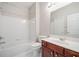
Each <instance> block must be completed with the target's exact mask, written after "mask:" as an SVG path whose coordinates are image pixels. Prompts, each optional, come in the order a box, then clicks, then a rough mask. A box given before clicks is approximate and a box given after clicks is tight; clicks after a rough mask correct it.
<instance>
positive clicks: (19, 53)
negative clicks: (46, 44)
mask: <svg viewBox="0 0 79 59" xmlns="http://www.w3.org/2000/svg"><path fill="white" fill-rule="evenodd" d="M38 49H39V48H38ZM34 51H36V50H35V49H34V48H33V47H32V44H30V43H28V44H26V43H25V44H24V43H23V44H18V45H16V46H12V47H4V48H0V57H34V56H37V55H38V54H39V51H38V50H37V51H38V53H36V55H35V52H34ZM37 57H38V56H37Z"/></svg>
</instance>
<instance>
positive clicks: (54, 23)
mask: <svg viewBox="0 0 79 59" xmlns="http://www.w3.org/2000/svg"><path fill="white" fill-rule="evenodd" d="M63 18H64V17H56V16H54V14H53V13H51V24H50V31H51V32H50V33H51V34H54V35H64V34H65V28H64V27H65V20H63Z"/></svg>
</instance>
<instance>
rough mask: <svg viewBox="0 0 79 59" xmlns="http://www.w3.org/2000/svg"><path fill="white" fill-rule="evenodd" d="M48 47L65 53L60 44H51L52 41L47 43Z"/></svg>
mask: <svg viewBox="0 0 79 59" xmlns="http://www.w3.org/2000/svg"><path fill="white" fill-rule="evenodd" d="M47 47H48V48H50V49H52V50H54V51H56V52H57V53H60V54H63V48H62V47H60V46H57V45H54V44H51V43H47Z"/></svg>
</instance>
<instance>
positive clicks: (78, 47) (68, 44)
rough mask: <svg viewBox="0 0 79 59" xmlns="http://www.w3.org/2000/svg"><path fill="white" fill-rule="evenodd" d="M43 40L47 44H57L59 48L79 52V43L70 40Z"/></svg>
mask: <svg viewBox="0 0 79 59" xmlns="http://www.w3.org/2000/svg"><path fill="white" fill-rule="evenodd" d="M41 40H45V41H47V42H50V43H53V44H56V45H58V46H61V47H64V48H67V49H70V50H73V51H76V52H79V43H78V42H73V41H69V40H59V39H56V38H44V39H41Z"/></svg>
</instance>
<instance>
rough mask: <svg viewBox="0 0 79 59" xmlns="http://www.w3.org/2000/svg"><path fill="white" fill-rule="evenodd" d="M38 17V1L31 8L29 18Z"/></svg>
mask: <svg viewBox="0 0 79 59" xmlns="http://www.w3.org/2000/svg"><path fill="white" fill-rule="evenodd" d="M33 18H36V3H33V5H32V6H31V7H30V8H29V19H33Z"/></svg>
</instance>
